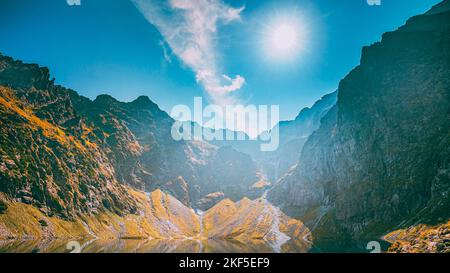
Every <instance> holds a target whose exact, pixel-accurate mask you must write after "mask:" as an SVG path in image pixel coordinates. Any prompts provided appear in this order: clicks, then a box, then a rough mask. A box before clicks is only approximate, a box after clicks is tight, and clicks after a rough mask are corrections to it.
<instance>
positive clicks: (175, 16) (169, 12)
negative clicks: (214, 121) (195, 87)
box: [131, 0, 245, 104]
mask: <svg viewBox="0 0 450 273" xmlns="http://www.w3.org/2000/svg"><path fill="white" fill-rule="evenodd" d="M131 1H132V2H133V3H134V4H135V5H136V7H137V8H138V9H139V11H140V12H141V13H142V14H143V15H144V16H145V18H146V19H147V20H148V21H149V22H150V23H151V24H153V25H154V26H155V27H156V28H157V29H158V30H159V32H160V33H161V35H162V36H163V37H164V39H165V42H166V43H167V44H168V45H169V46H170V48H171V49H172V52H173V53H174V54H175V55H176V56H177V57H178V58H180V59H181V60H182V61H183V63H184V64H185V65H187V66H188V67H190V68H191V69H192V70H193V71H194V72H195V73H196V80H197V82H199V83H200V84H202V86H203V87H204V89H205V90H206V91H207V92H208V94H209V95H210V96H211V98H212V99H213V100H214V101H215V102H216V103H220V104H223V103H224V102H225V101H227V102H229V97H230V94H231V93H232V92H234V91H236V90H239V89H240V88H241V87H242V86H243V85H244V84H245V78H244V77H242V76H240V75H236V76H233V77H231V76H228V75H225V74H224V73H223V71H221V69H220V65H219V61H218V56H217V55H218V53H217V45H216V40H217V35H218V34H217V31H218V30H217V29H218V27H219V26H220V24H228V23H230V22H233V21H237V20H239V19H240V14H241V12H242V10H243V9H244V8H243V7H241V8H233V7H231V6H228V5H227V4H225V3H224V2H222V1H221V0H131Z"/></svg>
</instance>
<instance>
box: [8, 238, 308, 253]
mask: <svg viewBox="0 0 450 273" xmlns="http://www.w3.org/2000/svg"><path fill="white" fill-rule="evenodd" d="M68 242H69V241H68V240H60V239H59V240H58V239H54V240H5V241H0V252H11V253H32V252H36V253H68V252H70V250H68V249H67V243H68ZM78 242H79V243H80V246H81V252H83V253H198V252H201V253H272V252H274V249H273V247H272V246H271V244H270V242H267V241H264V240H251V241H238V240H212V239H209V240H192V239H186V240H180V239H173V240H156V239H154V240H142V239H118V240H104V239H96V240H92V239H91V240H80V241H78ZM281 250H282V252H284V253H304V252H308V251H309V250H310V245H309V244H308V243H307V242H304V241H298V240H289V241H288V242H286V243H285V244H284V245H283V246H282V247H281Z"/></svg>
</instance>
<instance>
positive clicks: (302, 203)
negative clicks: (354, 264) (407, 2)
mask: <svg viewBox="0 0 450 273" xmlns="http://www.w3.org/2000/svg"><path fill="white" fill-rule="evenodd" d="M449 91H450V1H447V0H446V1H443V2H442V3H441V4H439V5H437V6H436V7H434V8H433V9H432V10H431V11H429V12H427V13H426V14H424V15H420V16H416V17H413V18H411V19H410V20H408V22H407V23H406V25H404V26H402V27H400V28H399V29H398V30H396V31H393V32H389V33H386V34H384V35H383V38H382V41H381V42H378V43H375V44H373V45H371V46H369V47H365V48H364V49H363V52H362V57H361V63H360V65H359V66H358V67H356V68H355V69H354V70H353V71H351V72H350V73H349V74H348V75H347V76H346V77H345V78H344V79H343V80H342V81H341V82H340V84H339V89H338V101H337V105H336V106H335V107H333V108H332V109H331V110H330V111H329V112H328V113H327V115H326V116H325V117H324V118H323V119H322V121H321V126H320V128H319V129H318V130H317V131H316V132H314V133H313V134H312V135H311V137H309V139H308V141H307V142H306V144H305V145H304V148H303V151H302V153H301V155H300V159H299V164H298V166H297V167H296V168H295V169H293V170H292V171H290V172H289V173H288V174H286V175H285V176H284V178H283V179H282V180H281V181H280V182H279V183H278V184H277V185H276V186H275V187H274V189H273V190H272V191H271V192H270V194H269V199H270V200H272V201H273V202H275V203H276V204H279V205H280V206H282V207H283V209H284V210H285V211H286V212H287V213H288V214H290V215H294V216H296V217H299V218H300V219H303V220H304V221H305V222H306V223H307V224H308V226H309V227H310V228H312V229H313V233H314V236H315V238H318V240H319V241H323V242H325V241H331V242H333V241H334V242H339V241H346V240H354V239H363V238H372V239H373V238H375V237H374V236H381V235H382V234H383V233H385V232H387V231H389V230H393V229H396V228H399V227H405V226H409V225H412V224H418V223H428V224H433V223H439V222H444V221H446V220H447V219H448V218H449V216H450V215H449V213H450V210H449V209H448V208H449V207H450V206H449V205H450V202H449V201H450V162H449V158H450V142H449V141H450V138H449V135H450V131H449V129H450V115H449V105H450V102H449V99H450V98H449V96H450V93H449ZM318 243H320V242H318Z"/></svg>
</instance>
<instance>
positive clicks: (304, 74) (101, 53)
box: [0, 0, 439, 119]
mask: <svg viewBox="0 0 450 273" xmlns="http://www.w3.org/2000/svg"><path fill="white" fill-rule="evenodd" d="M133 1H134V3H133V2H132V1H131V0H82V5H81V6H69V5H67V4H66V1H65V0H49V1H42V0H19V1H18V0H2V1H0V37H1V42H0V52H1V53H3V54H5V55H9V56H12V57H14V58H17V59H21V60H24V61H26V62H33V63H39V64H41V65H43V66H48V67H49V68H50V70H51V73H52V76H53V77H55V78H56V82H57V83H59V84H62V85H64V86H67V87H70V88H73V89H75V90H77V91H78V92H79V93H80V94H82V95H84V96H87V97H90V98H95V97H96V96H97V95H99V94H104V93H107V94H110V95H112V96H114V97H116V98H117V99H119V100H123V101H130V100H133V99H134V98H136V97H137V96H139V95H147V96H149V97H150V98H151V99H152V100H153V101H155V102H156V103H157V104H158V105H160V107H161V108H162V109H164V110H166V111H168V112H170V109H171V108H172V107H173V106H174V105H176V104H187V105H192V103H193V97H194V96H204V97H205V99H209V100H210V101H214V100H217V99H218V100H220V99H221V98H220V96H219V98H217V97H215V96H216V95H217V94H216V93H214V92H216V91H217V92H222V91H223V92H226V93H227V94H229V95H227V97H232V98H233V99H234V101H236V102H241V103H244V104H269V105H271V104H279V105H280V114H281V118H282V119H293V118H295V116H296V115H297V114H298V112H299V111H300V110H301V108H303V107H305V106H310V105H311V104H312V103H314V101H316V100H317V99H318V98H320V97H321V96H322V95H324V94H326V93H329V92H332V91H334V90H335V89H336V87H337V86H338V83H339V80H340V79H342V78H343V77H344V76H345V75H346V74H347V73H348V72H349V71H350V70H351V69H352V68H353V67H355V66H356V65H357V64H358V63H359V59H360V53H361V48H362V46H364V45H369V44H371V43H373V42H376V41H378V40H379V39H380V37H381V35H382V33H384V32H386V31H390V30H394V29H396V28H397V27H399V26H400V25H402V24H404V23H405V22H406V20H407V19H408V18H409V17H411V16H414V15H418V14H420V13H423V12H425V11H426V10H428V9H429V8H430V7H431V6H432V5H434V4H436V3H438V2H439V0H382V5H381V6H369V5H367V3H366V0H340V1H338V0H314V1H313V0H297V1H293V0H290V1H283V0H274V1H261V0H247V1H245V0H226V1H223V2H222V1H212V0H199V1H200V2H202V3H209V4H211V6H210V7H208V9H207V10H201V11H200V13H198V12H199V11H198V10H193V11H192V14H193V15H198V14H200V17H201V16H209V15H211V16H217V18H216V19H214V20H210V19H211V18H203V17H201V18H203V19H205V20H206V21H205V22H206V23H205V24H204V25H200V26H195V23H193V22H192V21H191V22H190V24H191V25H189V18H181V17H180V13H177V12H174V11H173V10H170V9H168V8H167V5H168V4H167V3H163V1H162V0H133ZM173 1H178V2H180V3H181V4H183V5H184V4H186V3H187V2H186V3H184V2H183V0H173ZM139 2H140V4H141V6H139ZM135 4H137V5H135ZM151 5H159V6H160V7H163V8H159V9H154V8H153V7H152V6H151ZM242 8H243V9H242ZM191 19H192V18H191ZM286 21H288V22H293V23H292V24H295V25H296V30H299V29H301V31H302V38H301V40H300V41H297V42H296V45H295V46H294V48H293V49H292V51H294V52H292V54H291V53H290V54H289V55H287V56H283V57H281V56H277V54H274V50H272V49H273V48H271V47H270V46H268V45H267V43H269V42H268V40H270V37H267V36H270V33H271V32H270V31H271V29H273V28H274V27H276V25H277V24H279V22H286ZM186 24H188V25H187V28H186ZM209 24H211V25H209ZM210 26H211V27H214V29H213V31H210V32H208V31H209V28H208V27H210ZM173 27H184V30H183V31H185V32H186V31H187V33H183V32H179V33H178V34H180V33H181V34H183V35H180V37H181V38H179V39H173V37H172V38H170V37H171V36H170V35H171V34H173V32H172V29H171V28H173ZM205 27H206V28H208V29H205ZM196 31H200V32H201V35H196V33H194V32H196ZM192 36H194V38H192ZM171 39H172V40H171ZM183 39H188V40H187V41H186V40H183ZM189 39H190V40H189ZM192 39H194V40H195V39H196V40H195V41H193V40H192ZM180 40H181V41H180ZM193 42H194V43H201V44H202V45H204V46H203V48H202V51H201V56H200V57H199V58H191V57H192V56H195V54H184V53H186V52H187V50H186V47H187V46H188V45H191V44H192V43H193ZM203 42H204V43H203ZM191 53H192V52H191ZM194 53H195V52H194ZM272 55H274V56H272ZM197 57H198V56H197ZM202 71H213V73H212V74H211V75H209V74H208V75H207V76H206V77H202V75H203V74H202V73H201V72H202ZM222 75H226V76H227V77H223V76H222ZM238 76H239V77H240V78H239V77H238ZM224 90H226V91H224ZM228 92H229V93H228Z"/></svg>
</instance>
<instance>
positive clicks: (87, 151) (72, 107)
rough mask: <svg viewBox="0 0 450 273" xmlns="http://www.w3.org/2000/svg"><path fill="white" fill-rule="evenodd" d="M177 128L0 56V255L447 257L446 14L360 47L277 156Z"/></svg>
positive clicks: (138, 104) (144, 102) (156, 111)
mask: <svg viewBox="0 0 450 273" xmlns="http://www.w3.org/2000/svg"><path fill="white" fill-rule="evenodd" d="M293 99H295V98H293ZM174 122H175V121H174V120H173V119H172V118H171V117H170V116H169V115H168V114H167V113H166V112H164V111H162V110H161V109H160V108H159V107H158V105H157V104H155V103H154V102H153V101H151V100H150V99H149V98H148V97H139V98H137V99H136V100H134V101H131V102H120V101H118V100H116V99H115V98H113V97H111V96H109V95H101V96H98V97H97V98H96V99H94V100H91V99H88V98H86V97H83V96H81V95H79V94H78V93H77V92H76V91H74V90H72V89H69V88H66V87H63V86H60V85H57V84H55V81H54V79H51V77H50V72H49V70H48V69H47V68H45V67H40V66H39V65H37V64H27V63H24V62H22V61H19V60H15V59H13V58H12V57H8V56H4V55H1V54H0V251H5V252H59V251H67V250H66V243H67V241H70V240H77V241H79V242H80V243H81V244H82V247H83V249H84V251H87V252H152V251H155V252H308V251H324V252H345V251H358V252H368V251H367V249H366V245H367V243H368V242H370V241H379V242H381V243H383V242H386V244H387V246H386V247H385V249H384V250H387V251H390V252H446V253H448V252H450V226H449V223H450V222H449V220H450V161H449V159H450V137H449V136H450V0H444V1H442V2H441V3H440V4H438V5H436V6H435V7H433V8H432V9H431V10H429V11H428V12H426V13H424V14H422V15H418V16H415V17H412V18H410V19H409V20H408V21H407V22H406V24H405V25H403V26H401V27H399V28H398V29H397V30H394V31H391V32H388V33H385V34H384V35H383V37H381V40H380V41H379V42H376V43H375V44H373V45H370V46H367V47H364V48H363V49H362V55H361V61H360V64H359V65H358V66H357V67H355V68H354V69H353V70H352V71H350V72H349V74H348V75H347V76H346V77H345V78H344V79H343V80H342V81H341V82H340V84H339V86H338V88H337V90H336V91H335V92H333V93H330V94H328V95H325V96H324V97H323V98H321V99H320V100H318V101H317V102H316V103H315V104H314V105H313V106H311V107H310V108H306V109H303V110H301V111H300V113H299V115H298V116H297V117H296V118H295V119H294V120H291V121H283V122H280V123H279V124H278V128H279V130H280V147H279V149H278V150H277V151H274V152H261V151H259V144H260V143H259V142H258V141H211V142H206V141H175V140H173V138H172V137H171V127H172V124H173V123H174Z"/></svg>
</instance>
